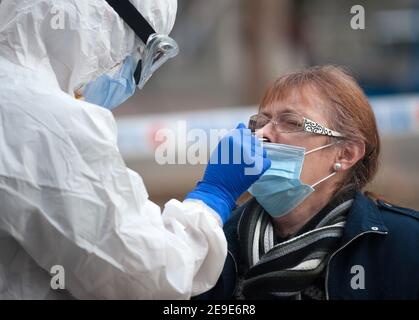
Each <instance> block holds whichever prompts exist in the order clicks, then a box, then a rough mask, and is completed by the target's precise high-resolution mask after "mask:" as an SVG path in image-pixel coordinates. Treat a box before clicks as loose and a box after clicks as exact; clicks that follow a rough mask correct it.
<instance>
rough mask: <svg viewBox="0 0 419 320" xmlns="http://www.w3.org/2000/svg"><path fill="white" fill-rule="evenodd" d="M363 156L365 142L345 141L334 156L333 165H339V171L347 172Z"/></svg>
mask: <svg viewBox="0 0 419 320" xmlns="http://www.w3.org/2000/svg"><path fill="white" fill-rule="evenodd" d="M364 155H365V142H364V141H362V140H356V141H345V142H343V143H342V145H341V147H340V150H339V152H338V153H337V155H336V161H335V163H340V164H341V171H345V170H349V169H350V168H352V167H353V166H354V165H355V164H356V163H357V162H358V161H359V160H361V159H362V158H363V157H364Z"/></svg>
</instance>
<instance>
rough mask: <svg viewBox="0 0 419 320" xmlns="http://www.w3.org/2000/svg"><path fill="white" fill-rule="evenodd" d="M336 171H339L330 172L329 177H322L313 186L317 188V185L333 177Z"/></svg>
mask: <svg viewBox="0 0 419 320" xmlns="http://www.w3.org/2000/svg"><path fill="white" fill-rule="evenodd" d="M336 173H337V172H336V171H334V172H332V173H331V174H329V175H328V176H327V177H325V178H323V179H321V180H320V181H317V182H316V183H315V184H313V185H312V186H311V187H312V188H313V189H314V188H315V187H317V186H318V185H319V184H320V183H322V182H324V181H326V180H327V179H329V178H331V177H333V176H334V175H335V174H336Z"/></svg>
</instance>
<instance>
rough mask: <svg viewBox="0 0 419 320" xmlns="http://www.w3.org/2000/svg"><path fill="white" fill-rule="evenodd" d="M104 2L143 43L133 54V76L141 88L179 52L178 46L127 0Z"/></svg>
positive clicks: (108, 0)
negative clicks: (160, 32) (143, 45)
mask: <svg viewBox="0 0 419 320" xmlns="http://www.w3.org/2000/svg"><path fill="white" fill-rule="evenodd" d="M106 2H107V3H108V4H109V5H110V6H111V7H112V8H113V9H114V10H115V11H116V13H118V15H119V16H120V17H121V19H122V20H124V22H125V23H126V24H127V25H128V26H129V27H130V28H131V29H132V30H133V31H134V32H135V34H136V35H137V36H138V37H139V38H140V39H141V41H142V42H143V43H144V44H145V47H144V48H142V50H141V51H138V52H136V53H134V55H133V58H134V59H135V60H136V69H135V72H134V75H133V76H134V79H135V82H136V85H137V87H138V88H139V89H142V88H143V87H144V86H145V84H146V83H147V81H148V80H149V79H150V78H151V76H152V75H153V73H154V72H156V71H157V69H159V68H160V67H161V66H162V65H163V64H164V63H166V61H168V60H169V59H171V58H174V57H175V56H176V55H177V54H178V53H179V47H178V45H177V43H176V41H175V40H173V39H172V38H170V37H169V36H167V35H163V34H158V33H157V32H156V31H155V30H154V28H153V27H152V26H151V25H150V24H149V23H148V21H147V20H146V19H145V18H144V17H143V15H142V14H141V13H140V12H139V11H138V10H137V8H135V6H134V5H133V4H132V3H131V2H129V0H106Z"/></svg>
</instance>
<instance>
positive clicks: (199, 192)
mask: <svg viewBox="0 0 419 320" xmlns="http://www.w3.org/2000/svg"><path fill="white" fill-rule="evenodd" d="M186 199H197V200H201V201H203V202H204V203H205V204H206V205H207V206H209V207H210V208H211V209H213V210H214V211H215V212H217V214H218V215H219V216H220V217H221V220H222V221H223V223H225V222H226V221H227V219H228V218H229V217H230V214H231V211H232V210H233V208H234V206H235V202H234V201H232V200H230V199H226V195H225V194H224V192H223V191H222V190H221V189H219V188H218V187H215V186H213V185H209V184H205V183H202V182H200V183H199V184H198V186H197V187H196V188H195V190H193V191H192V192H190V193H189V194H188V195H187V196H186Z"/></svg>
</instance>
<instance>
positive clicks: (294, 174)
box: [248, 143, 336, 217]
mask: <svg viewBox="0 0 419 320" xmlns="http://www.w3.org/2000/svg"><path fill="white" fill-rule="evenodd" d="M332 145H334V143H331V144H328V145H324V146H321V147H319V148H316V149H313V150H310V151H308V152H306V149H305V148H302V147H297V146H291V145H285V144H277V143H264V144H263V147H264V148H265V149H266V151H267V153H268V158H269V159H270V160H271V163H272V164H271V167H270V168H269V169H268V170H267V171H266V172H265V173H264V174H263V175H262V176H261V177H260V178H259V180H257V181H256V182H255V183H254V184H253V185H252V186H251V187H250V188H249V190H248V191H249V192H250V193H251V194H252V195H253V196H254V197H255V198H256V200H257V201H258V202H259V204H260V205H261V206H262V207H263V208H264V209H265V210H266V211H267V212H268V213H269V214H270V215H271V216H273V217H281V216H284V215H286V214H288V213H289V212H291V211H292V210H293V209H295V208H296V207H297V206H298V205H299V204H301V203H302V202H303V201H304V200H305V199H306V198H307V197H308V196H309V195H310V194H311V193H313V192H314V191H315V189H314V188H315V186H317V185H318V184H320V183H321V182H323V181H325V180H327V179H329V178H330V177H332V176H333V175H335V174H336V172H333V173H332V174H330V175H329V176H327V177H325V178H324V179H321V180H320V181H318V182H316V183H315V184H313V185H311V186H310V185H307V184H304V183H302V182H301V179H300V175H301V171H302V168H303V163H304V159H305V156H306V155H308V154H310V153H313V152H316V151H319V150H322V149H324V148H327V147H330V146H332Z"/></svg>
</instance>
